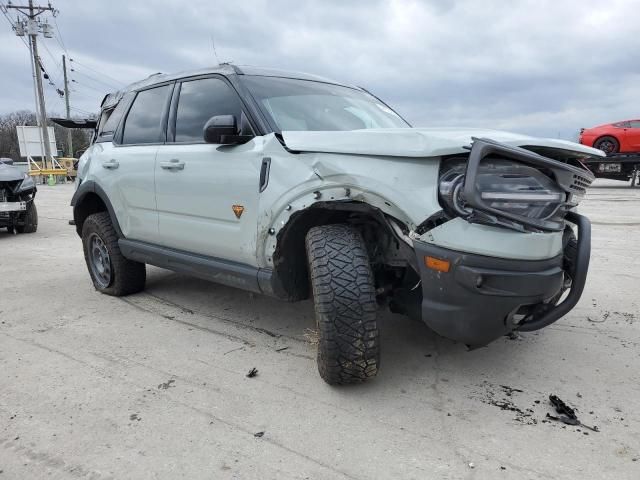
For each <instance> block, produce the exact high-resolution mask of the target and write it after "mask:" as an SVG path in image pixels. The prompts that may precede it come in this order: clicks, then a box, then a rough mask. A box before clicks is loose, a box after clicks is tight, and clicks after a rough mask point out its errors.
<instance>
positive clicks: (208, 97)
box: [155, 76, 262, 265]
mask: <svg viewBox="0 0 640 480" xmlns="http://www.w3.org/2000/svg"><path fill="white" fill-rule="evenodd" d="M214 115H234V116H235V117H236V118H237V119H238V121H240V119H241V116H242V103H241V101H240V98H239V97H238V95H237V93H236V91H235V90H234V89H233V88H232V87H231V85H230V84H228V83H227V82H226V80H224V79H223V78H221V77H217V76H216V77H208V78H200V79H196V80H189V81H183V82H182V83H181V84H179V85H176V89H175V93H174V100H173V101H172V107H171V114H170V116H169V135H168V137H169V138H167V143H166V144H165V145H162V146H160V147H159V149H158V154H157V159H156V168H155V181H156V203H157V210H158V227H159V240H160V243H161V244H162V245H164V246H167V247H171V248H174V249H177V250H181V251H186V252H189V253H197V254H201V255H205V256H208V257H215V258H220V259H225V260H232V261H236V262H239V263H243V264H249V265H256V240H255V237H256V231H257V227H256V223H257V206H258V182H259V176H260V166H261V161H262V156H261V155H260V148H259V145H260V142H254V141H250V142H249V143H246V144H244V145H236V146H231V145H228V146H225V145H215V144H209V143H205V142H204V137H203V128H204V124H205V123H206V122H207V120H209V118H211V117H212V116H214ZM171 140H172V141H171Z"/></svg>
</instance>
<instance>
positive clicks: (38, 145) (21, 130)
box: [16, 125, 58, 158]
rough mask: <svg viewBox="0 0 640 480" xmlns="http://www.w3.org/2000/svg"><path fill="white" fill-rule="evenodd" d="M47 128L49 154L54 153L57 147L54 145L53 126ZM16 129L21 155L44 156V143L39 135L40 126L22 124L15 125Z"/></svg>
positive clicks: (56, 151)
mask: <svg viewBox="0 0 640 480" xmlns="http://www.w3.org/2000/svg"><path fill="white" fill-rule="evenodd" d="M48 130H49V145H51V155H56V154H57V153H58V147H57V146H56V134H55V132H54V130H53V127H48ZM16 131H17V133H18V146H19V148H20V156H21V157H27V158H28V157H44V151H43V150H44V149H43V146H44V143H43V142H42V137H41V136H40V133H41V132H40V127H25V126H23V125H17V126H16Z"/></svg>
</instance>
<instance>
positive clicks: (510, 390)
mask: <svg viewBox="0 0 640 480" xmlns="http://www.w3.org/2000/svg"><path fill="white" fill-rule="evenodd" d="M500 388H501V389H502V390H504V393H505V395H506V396H507V397H510V396H511V395H513V393H514V392H516V393H523V392H524V390H520V389H519V388H513V387H509V386H507V385H500Z"/></svg>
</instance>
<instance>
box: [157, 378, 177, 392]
mask: <svg viewBox="0 0 640 480" xmlns="http://www.w3.org/2000/svg"><path fill="white" fill-rule="evenodd" d="M174 383H176V381H175V380H174V379H173V378H172V379H171V380H167V381H166V382H164V383H161V384H160V385H158V390H168V389H169V388H170V387H175V385H174Z"/></svg>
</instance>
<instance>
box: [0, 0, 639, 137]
mask: <svg viewBox="0 0 640 480" xmlns="http://www.w3.org/2000/svg"><path fill="white" fill-rule="evenodd" d="M0 1H1V2H2V3H6V2H7V0H0ZM14 3H18V2H17V1H16V0H14ZM23 3H24V2H23ZM36 3H38V0H36ZM42 3H44V2H42ZM52 3H53V5H54V6H55V7H56V8H58V9H59V11H60V13H59V15H58V17H57V19H56V21H57V25H58V27H59V32H60V34H58V32H57V31H56V37H57V38H50V39H42V38H41V39H40V45H42V47H41V52H40V54H41V58H42V61H43V63H44V65H45V67H46V69H47V70H48V72H49V73H50V76H51V79H52V81H53V83H55V85H56V87H59V88H61V87H62V74H61V66H60V63H61V62H60V57H61V55H62V53H63V47H64V48H66V50H67V52H68V55H69V56H70V57H71V58H72V59H73V60H74V61H73V62H71V63H70V65H71V67H72V68H73V69H74V70H75V71H73V72H71V77H72V78H73V80H75V81H74V82H73V83H72V88H73V91H72V93H71V96H70V98H71V102H72V106H73V108H74V111H73V112H74V114H76V115H79V116H82V115H83V114H84V113H85V112H95V111H96V110H97V108H98V105H99V103H100V100H101V99H102V96H103V95H104V94H105V93H106V92H108V91H113V90H115V89H117V88H118V87H120V86H122V85H124V84H126V83H129V82H132V81H135V80H138V79H140V78H143V77H145V76H147V75H149V74H150V73H155V72H174V71H180V70H186V69H191V68H199V67H203V66H209V65H214V64H216V63H217V61H216V57H215V56H214V54H213V48H212V41H211V39H212V37H213V38H214V39H215V46H216V51H217V57H218V59H219V60H220V61H221V62H222V61H233V62H235V63H237V64H248V65H258V66H268V67H275V68H283V69H289V70H298V71H305V72H310V73H316V74H319V75H322V76H325V77H330V78H334V79H336V80H340V81H343V82H347V83H350V84H356V85H362V86H364V87H366V88H367V89H369V90H371V91H372V92H373V93H375V94H376V95H378V96H380V97H382V98H384V99H385V100H386V101H387V102H388V103H390V104H391V105H393V106H394V107H395V108H396V109H397V110H398V111H399V112H400V113H401V114H402V115H403V116H404V117H405V118H407V119H408V120H409V121H410V122H411V123H412V124H413V125H414V126H479V127H490V128H499V129H504V130H513V131H519V132H525V133H530V134H535V135H544V136H550V137H562V138H574V137H575V136H576V134H577V130H578V129H579V128H580V127H588V126H593V125H595V124H599V123H605V122H610V121H614V120H622V119H631V118H639V117H640V27H639V25H640V5H639V4H638V1H637V0H608V1H594V0H592V1H585V0H555V1H553V0H533V1H519V0H512V1H507V0H481V1H480V0H423V1H411V0H352V1H347V0H322V1H320V0H318V1H304V0H241V1H240V0H239V1H235V2H231V1H228V0H189V1H188V2H181V1H178V0H145V1H133V0H110V1H98V0H52ZM10 15H11V16H12V17H13V18H15V14H10ZM0 21H1V22H2V23H0V66H1V67H2V68H1V70H0V71H1V72H2V75H0V113H6V112H8V111H12V110H16V109H33V108H34V107H33V104H34V100H33V88H32V82H31V71H30V64H29V59H28V50H27V48H26V47H25V46H24V45H23V44H22V43H21V41H20V39H19V38H18V37H16V36H15V35H14V33H13V32H12V31H11V27H10V26H9V23H8V22H7V21H6V19H4V18H3V19H0ZM46 93H47V107H48V110H49V112H51V113H58V114H60V113H63V112H64V107H63V103H62V101H61V99H60V98H59V97H58V96H57V95H56V94H55V89H54V87H52V86H50V85H47V86H46Z"/></svg>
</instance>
